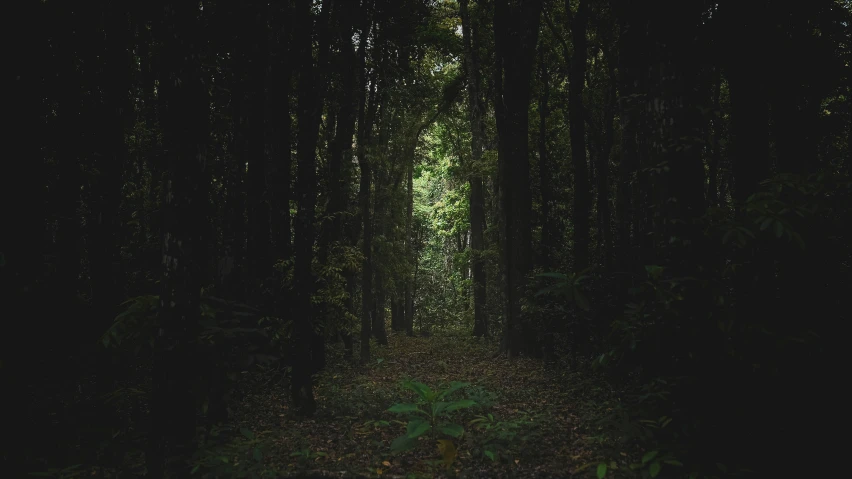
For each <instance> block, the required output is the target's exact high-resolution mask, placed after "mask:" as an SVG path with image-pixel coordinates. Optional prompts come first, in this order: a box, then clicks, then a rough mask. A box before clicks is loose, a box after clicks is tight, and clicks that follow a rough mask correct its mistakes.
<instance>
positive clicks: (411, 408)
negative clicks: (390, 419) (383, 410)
mask: <svg viewBox="0 0 852 479" xmlns="http://www.w3.org/2000/svg"><path fill="white" fill-rule="evenodd" d="M388 412H395V413H397V414H405V413H409V412H416V413H420V414H426V413H425V412H423V411H421V410H420V408H418V407H417V405H416V404H394V405H393V406H391V407H390V408H389V409H388Z"/></svg>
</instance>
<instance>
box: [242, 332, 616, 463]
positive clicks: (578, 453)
mask: <svg viewBox="0 0 852 479" xmlns="http://www.w3.org/2000/svg"><path fill="white" fill-rule="evenodd" d="M389 342H390V345H389V347H387V348H383V350H382V353H381V354H382V356H383V358H384V359H385V361H383V362H382V363H381V364H380V365H379V367H358V366H355V365H353V364H352V363H350V362H347V361H345V360H343V359H342V354H341V351H337V350H336V348H334V347H330V348H329V352H330V355H331V357H330V358H329V366H328V368H327V369H326V371H324V372H322V373H320V374H319V375H318V376H317V381H316V397H317V398H318V405H319V410H318V411H317V415H316V417H315V418H314V419H313V420H310V421H305V420H299V418H297V417H295V416H293V415H292V414H290V412H289V409H287V403H286V401H287V400H288V396H289V395H287V394H281V390H280V389H277V390H269V391H259V392H258V393H256V394H254V395H250V396H247V397H246V400H245V401H244V402H243V404H242V405H241V407H240V408H239V411H238V414H237V415H236V416H235V419H236V421H237V424H235V425H236V427H237V429H239V427H245V428H248V429H249V430H254V431H257V430H258V429H259V428H258V425H261V424H267V427H266V428H267V429H268V428H270V427H271V425H274V427H275V428H276V433H275V434H273V436H275V437H276V439H275V441H274V450H272V451H269V453H268V455H265V456H264V460H265V461H268V462H269V463H270V465H271V466H275V467H278V468H279V469H280V470H281V474H279V476H280V477H286V476H297V475H298V473H299V471H300V470H301V468H303V467H305V466H304V462H299V461H293V462H292V463H291V461H290V458H289V457H288V456H289V454H290V453H291V452H292V451H296V450H304V449H308V450H310V451H311V452H312V453H313V454H314V456H313V457H311V461H310V463H311V464H312V467H319V468H323V469H328V468H330V469H331V470H333V471H341V470H342V469H346V470H347V471H348V472H349V473H351V474H353V475H356V476H359V475H364V474H366V475H369V476H373V477H380V476H381V477H406V476H408V475H409V474H415V475H418V477H421V476H422V475H425V476H426V477H429V476H431V475H433V474H434V473H435V470H434V469H433V467H434V466H432V465H431V464H432V463H433V462H432V461H434V463H435V465H437V466H438V467H440V468H441V469H445V470H447V471H448V472H451V471H453V470H456V471H457V473H458V475H459V476H460V477H470V476H474V477H495V478H499V477H506V475H507V474H511V475H512V476H513V477H519V475H520V477H524V476H530V477H531V476H536V477H565V475H566V473H568V472H569V471H574V472H579V471H581V470H586V469H588V468H591V471H588V472H590V473H592V475H594V473H596V472H597V471H596V470H595V467H596V466H597V465H598V464H599V461H598V460H597V459H598V458H599V457H600V454H599V453H598V450H597V449H596V448H598V447H600V444H592V443H590V442H589V441H587V440H583V439H582V438H583V437H586V436H589V435H590V431H591V430H592V427H591V426H592V424H594V423H593V421H592V420H593V419H595V418H596V417H597V416H595V415H596V414H600V413H602V412H603V411H604V410H605V409H606V408H607V407H611V405H612V403H606V402H605V401H600V400H599V398H598V397H596V396H595V395H594V394H593V393H592V392H591V391H592V390H596V389H599V388H590V387H588V384H583V383H581V382H579V381H586V380H588V381H591V379H588V378H583V377H581V376H578V373H569V374H567V375H566V374H565V373H564V371H561V370H560V371H548V370H546V369H545V368H544V367H542V364H541V362H539V361H536V360H531V359H528V358H520V359H514V360H508V359H506V358H505V357H497V358H493V357H492V356H493V352H494V349H495V348H496V345H494V344H489V343H487V342H481V341H468V340H466V339H465V338H462V337H449V336H439V335H436V336H432V337H430V338H420V337H415V338H410V337H407V336H405V335H404V334H401V335H397V334H391V335H390V336H389ZM335 355H338V356H336V357H335ZM436 358H440V364H439V361H437V360H436ZM404 378H416V379H417V380H418V381H421V382H423V383H426V384H435V385H440V384H442V383H443V384H447V383H449V382H450V381H469V382H471V383H473V384H476V385H478V386H481V387H482V388H484V389H485V390H487V391H490V392H493V393H494V394H496V400H495V403H494V406H493V407H492V408H491V409H490V410H488V411H485V412H490V413H492V414H493V416H494V417H495V418H497V419H498V420H500V421H523V422H524V423H526V424H532V423H531V422H530V421H531V420H532V417H533V416H535V417H542V418H543V419H542V420H541V421H537V422H536V427H541V428H543V429H542V435H543V437H545V438H546V440H545V441H542V440H538V441H532V442H523V441H520V440H518V441H517V442H516V444H515V445H514V446H512V447H514V449H512V450H511V451H510V454H507V455H503V454H498V455H495V454H494V452H492V451H488V452H489V453H491V455H490V456H489V455H488V454H487V453H486V452H485V451H483V450H482V448H481V446H480V445H477V443H476V442H475V441H476V437H477V434H481V431H470V432H467V433H465V434H464V435H461V434H459V436H460V439H456V440H451V439H443V437H447V436H442V437H441V436H439V438H440V440H437V450H436V449H434V448H430V447H424V446H426V444H436V442H432V441H429V442H428V443H426V442H425V441H420V443H419V445H418V446H417V447H415V448H414V449H413V450H411V451H409V452H404V453H402V454H398V455H394V456H393V457H394V458H393V459H390V457H391V453H390V445H391V442H392V441H393V440H394V438H396V437H398V436H399V435H400V434H401V433H404V432H405V428H406V425H405V423H401V422H399V421H395V420H394V418H393V415H392V414H388V413H386V412H385V410H386V409H387V408H389V407H391V406H392V405H393V404H395V403H402V404H407V403H408V402H410V397H409V396H407V395H406V393H405V392H403V391H402V390H401V389H400V381H401V380H402V379H404ZM600 389H603V388H600ZM477 414H484V412H482V411H480V412H477ZM527 417H529V420H527V419H525V418H527ZM270 418H274V420H270ZM433 447H434V446H433ZM318 451H325V452H326V453H327V456H318V455H315V454H316V453H317V452H318ZM492 456H493V459H491V457H492ZM620 456H621V457H622V458H624V460H625V461H627V460H628V454H627V452H622V453H621V454H620ZM436 458H437V460H436ZM521 462H524V464H525V465H526V467H522V466H520V463H521ZM507 463H508V464H507ZM507 465H511V466H512V472H509V468H508V467H507ZM583 466H585V467H583ZM608 466H609V467H608V468H607V469H608V473H609V474H607V477H609V475H611V471H612V470H613V469H615V468H613V467H611V465H608ZM516 468H517V469H516Z"/></svg>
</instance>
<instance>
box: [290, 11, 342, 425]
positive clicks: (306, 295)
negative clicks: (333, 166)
mask: <svg viewBox="0 0 852 479" xmlns="http://www.w3.org/2000/svg"><path fill="white" fill-rule="evenodd" d="M311 4H312V2H311V0H297V1H296V3H295V9H294V20H295V31H294V35H293V41H294V44H295V46H296V51H298V57H297V59H298V62H299V82H298V109H297V113H296V114H297V121H298V123H299V130H298V136H297V147H296V155H297V156H296V157H297V172H298V176H297V178H296V194H297V199H298V206H299V209H298V212H297V215H296V225H295V226H296V229H295V233H296V234H295V244H294V246H295V259H296V261H295V269H294V281H295V289H296V291H295V292H296V299H295V302H294V303H295V312H294V313H295V314H294V316H293V317H294V321H295V325H294V338H293V339H294V348H293V349H294V355H295V357H294V358H293V376H292V380H291V389H292V391H291V392H292V395H293V406H294V409H295V410H296V411H298V412H299V413H300V414H302V415H305V416H312V415H313V413H314V412H315V410H316V402H315V400H314V393H313V378H312V374H313V373H314V372H315V371H316V370H317V368H318V367H319V366H320V364H322V363H323V362H324V348H322V347H320V348H317V347H316V346H317V345H318V340H317V338H316V334H317V333H316V332H315V329H314V321H313V319H314V318H313V313H314V312H313V310H312V305H311V295H312V294H313V292H314V286H315V285H314V281H315V278H314V274H313V271H312V264H313V257H314V251H313V250H314V241H315V238H314V236H315V231H314V229H315V228H314V220H315V216H316V202H317V172H316V150H317V143H318V141H319V127H320V120H321V109H322V98H323V93H324V91H323V88H324V87H323V85H324V75H323V72H324V69H325V64H326V62H327V61H328V48H329V46H328V17H329V10H330V9H331V4H332V0H324V1H323V3H322V8H321V10H320V14H319V17H318V18H317V21H316V30H317V36H318V38H319V53H318V55H317V61H316V65H314V58H313V35H312V31H311V30H312V29H311V25H312V24H313V18H312V16H313V15H312V13H311Z"/></svg>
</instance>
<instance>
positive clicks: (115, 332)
mask: <svg viewBox="0 0 852 479" xmlns="http://www.w3.org/2000/svg"><path fill="white" fill-rule="evenodd" d="M159 303H160V297H159V296H156V295H145V296H137V297H135V298H130V299H128V300H127V301H125V302H123V303H122V304H121V305H122V306H125V307H126V309H125V310H124V311H122V312H121V313H120V314H119V315H118V316H116V317H115V321H113V324H112V326H110V328H109V329H107V331H106V332H105V333H104V334H103V336H102V337H101V343H102V344H103V345H104V346H105V347H113V346H114V347H119V346H121V345H122V344H123V343H129V344H130V345H131V346H132V348H133V349H134V350H135V351H136V352H137V353H138V352H139V349H140V348H141V347H142V346H143V343H148V344H151V342H152V341H153V338H154V318H155V316H156V313H157V307H158V305H159Z"/></svg>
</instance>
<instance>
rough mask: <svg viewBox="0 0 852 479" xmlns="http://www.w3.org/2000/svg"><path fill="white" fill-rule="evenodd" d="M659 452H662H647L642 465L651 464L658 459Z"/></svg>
mask: <svg viewBox="0 0 852 479" xmlns="http://www.w3.org/2000/svg"><path fill="white" fill-rule="evenodd" d="M659 452H660V451H649V452H646V453H645V455H644V456H642V464H647V463H649V462H651V461H652V460H653V459H654V458H655V457H657V454H659Z"/></svg>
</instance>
